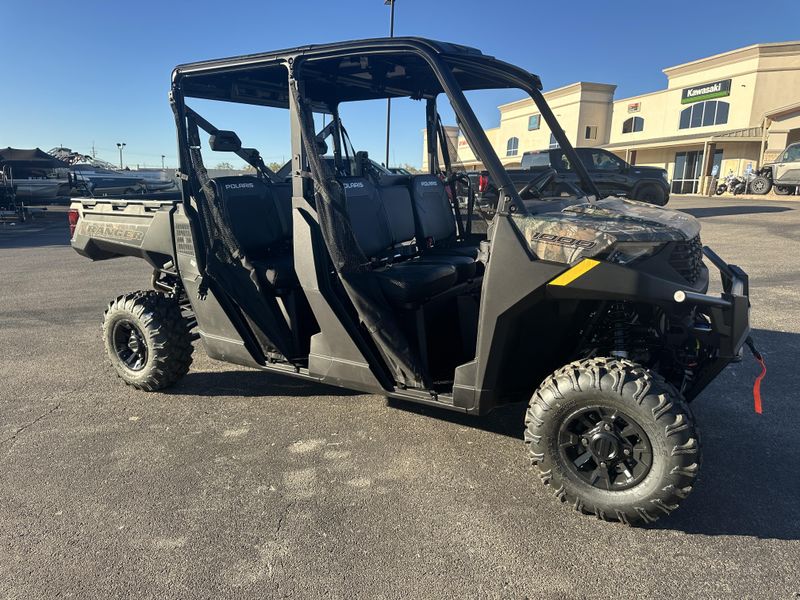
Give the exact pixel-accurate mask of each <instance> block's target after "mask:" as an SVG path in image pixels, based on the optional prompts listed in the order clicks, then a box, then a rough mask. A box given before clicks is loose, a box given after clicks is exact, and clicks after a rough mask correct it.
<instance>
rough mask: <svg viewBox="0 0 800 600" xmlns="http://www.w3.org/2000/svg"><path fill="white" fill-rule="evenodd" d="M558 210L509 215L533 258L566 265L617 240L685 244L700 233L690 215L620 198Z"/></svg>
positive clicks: (600, 251) (619, 241)
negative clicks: (682, 242)
mask: <svg viewBox="0 0 800 600" xmlns="http://www.w3.org/2000/svg"><path fill="white" fill-rule="evenodd" d="M562 207H563V205H559V208H561V210H558V209H555V210H553V212H541V213H537V214H534V215H525V216H515V217H513V222H514V224H515V225H516V227H517V228H518V229H519V230H520V232H521V233H522V234H523V235H524V236H525V239H526V240H527V242H528V244H529V246H530V249H531V251H532V252H533V253H534V254H535V255H536V256H537V258H540V259H542V260H551V261H555V262H562V263H570V264H571V263H574V262H576V261H578V260H580V259H581V258H586V257H593V256H598V255H601V254H603V253H604V252H607V251H608V250H609V249H611V247H612V246H614V244H617V243H621V242H671V241H681V240H690V239H692V238H694V237H695V236H697V235H698V234H699V233H700V223H699V222H698V221H697V219H695V218H694V217H693V216H691V215H688V214H686V213H682V212H679V211H676V210H671V209H667V208H661V207H658V206H653V205H650V204H643V203H642V202H634V201H632V200H624V199H622V198H605V199H603V200H599V201H597V202H591V203H590V202H584V203H579V204H573V205H570V206H567V207H566V208H562Z"/></svg>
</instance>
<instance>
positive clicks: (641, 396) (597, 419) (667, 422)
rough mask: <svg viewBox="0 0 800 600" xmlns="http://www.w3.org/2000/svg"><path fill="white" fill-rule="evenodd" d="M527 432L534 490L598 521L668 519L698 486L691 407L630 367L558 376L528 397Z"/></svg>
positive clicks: (594, 363)
mask: <svg viewBox="0 0 800 600" xmlns="http://www.w3.org/2000/svg"><path fill="white" fill-rule="evenodd" d="M525 425H526V429H525V443H526V444H527V446H528V450H529V454H530V458H531V461H532V463H533V464H534V465H536V467H537V469H538V471H539V476H540V478H541V479H542V481H543V482H544V483H545V484H547V485H549V486H551V487H552V488H553V490H554V491H555V495H556V497H557V498H559V499H560V500H561V501H562V502H569V503H570V504H572V505H573V506H574V507H575V509H576V510H578V511H580V512H584V513H588V514H594V515H597V516H598V517H599V518H601V519H605V520H610V521H622V522H623V523H626V524H629V525H639V524H644V523H651V522H653V521H655V520H656V519H657V518H658V517H660V516H661V515H664V514H669V513H671V512H672V511H673V510H675V509H676V508H677V507H678V505H679V504H680V502H681V501H682V500H683V499H684V498H686V496H687V495H688V494H689V492H690V491H691V489H692V486H693V485H694V481H695V478H696V477H697V472H698V469H699V465H700V443H699V437H698V433H697V431H696V429H695V426H694V419H693V418H692V414H691V412H690V411H689V407H688V406H687V404H686V403H685V401H684V400H683V398H682V396H681V395H680V394H679V393H678V391H677V390H676V389H675V388H674V387H672V386H671V385H670V384H668V383H667V382H666V381H664V379H663V378H662V377H661V376H660V375H658V374H657V373H655V372H653V371H651V370H649V369H646V368H644V367H642V366H640V365H637V364H636V363H633V362H631V361H629V360H625V359H616V358H593V359H588V360H583V361H577V362H574V363H571V364H569V365H567V366H565V367H563V368H561V369H559V370H558V371H556V372H555V373H553V374H552V375H551V376H549V377H548V378H547V379H545V380H544V382H542V384H541V386H539V389H538V390H537V391H536V393H535V394H534V395H533V398H532V399H531V402H530V407H529V409H528V412H527V415H526V419H525Z"/></svg>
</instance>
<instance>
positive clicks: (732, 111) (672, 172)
mask: <svg viewBox="0 0 800 600" xmlns="http://www.w3.org/2000/svg"><path fill="white" fill-rule="evenodd" d="M664 74H665V75H666V76H667V86H666V88H665V89H663V90H659V91H656V92H651V93H647V94H640V95H638V96H632V97H630V98H622V99H614V91H615V89H616V86H614V85H610V84H604V83H588V82H578V83H573V84H571V85H568V86H565V87H562V88H558V89H555V90H550V91H548V92H546V93H545V94H544V95H545V98H546V99H547V101H548V103H549V104H550V107H551V108H552V110H553V112H554V113H555V115H556V117H557V118H558V120H559V122H560V123H561V126H562V127H563V128H564V130H565V132H566V134H567V137H568V138H569V139H570V141H571V142H572V143H573V144H574V145H575V146H601V147H603V148H606V149H608V150H610V151H612V152H614V153H615V154H617V155H618V156H620V157H621V158H624V159H625V160H627V161H628V162H630V163H632V164H637V165H650V166H658V167H663V168H665V169H667V172H668V173H669V176H670V179H671V180H672V191H673V193H696V192H702V191H704V190H705V189H706V185H707V183H708V182H709V180H710V178H711V176H712V173H714V172H718V173H719V174H720V175H725V174H727V173H728V172H730V171H733V172H734V173H736V174H742V173H744V172H745V171H746V170H747V169H748V167H749V168H753V169H755V168H758V166H759V165H761V164H763V163H765V162H769V161H770V160H772V159H773V158H775V157H776V156H777V155H778V153H779V152H780V151H781V150H782V149H783V148H785V147H786V145H787V144H789V143H792V142H796V141H800V42H781V43H771V44H756V45H753V46H747V47H745V48H739V49H736V50H731V51H730V52H724V53H722V54H717V55H714V56H710V57H707V58H701V59H699V60H695V61H692V62H688V63H684V64H681V65H677V66H674V67H669V68H666V69H664ZM498 108H499V111H500V125H499V126H498V127H495V128H492V129H488V130H487V132H486V133H487V135H488V137H489V140H490V142H491V143H492V145H493V146H494V148H495V150H496V151H497V154H498V156H500V157H501V160H502V161H503V163H504V164H506V165H508V166H515V165H518V164H519V162H520V160H521V158H522V155H523V153H524V152H526V151H529V150H541V149H544V148H548V147H550V146H551V145H552V144H553V143H554V140H553V139H552V138H551V134H550V130H549V129H548V128H547V126H546V124H545V123H544V121H542V120H541V119H540V118H539V115H538V112H537V110H536V107H535V105H534V104H533V101H532V100H530V99H529V98H528V99H522V100H518V101H516V102H511V103H508V104H503V105H501V106H499V107H498ZM450 135H452V136H457V140H458V141H457V142H456V145H457V147H458V158H459V160H460V161H461V162H462V163H463V164H464V165H465V166H466V167H467V168H478V167H479V166H480V161H478V160H477V159H476V157H475V156H474V154H473V153H472V152H471V150H470V148H469V145H468V144H467V142H466V139H465V138H464V137H463V136H460V135H458V133H457V131H456V132H450Z"/></svg>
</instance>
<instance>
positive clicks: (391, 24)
mask: <svg viewBox="0 0 800 600" xmlns="http://www.w3.org/2000/svg"><path fill="white" fill-rule="evenodd" d="M394 2H395V0H383V4H384V6H389V7H391V12H390V16H389V37H390V38H393V37H394ZM391 123H392V99H391V98H387V99H386V162H385V163H384V164H385V165H386V168H387V169H388V168H389V130H390V129H391Z"/></svg>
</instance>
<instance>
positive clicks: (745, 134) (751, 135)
mask: <svg viewBox="0 0 800 600" xmlns="http://www.w3.org/2000/svg"><path fill="white" fill-rule="evenodd" d="M763 131H764V130H763V128H761V127H745V128H744V129H729V130H727V131H720V132H718V133H708V132H704V133H696V134H694V135H673V136H670V137H665V138H657V139H652V138H651V139H645V140H636V141H631V142H628V143H624V142H618V143H616V144H606V145H605V146H601V148H605V149H606V150H637V149H641V148H663V147H671V146H684V145H685V146H702V145H703V144H705V143H706V142H759V143H761V137H762V134H763Z"/></svg>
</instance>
